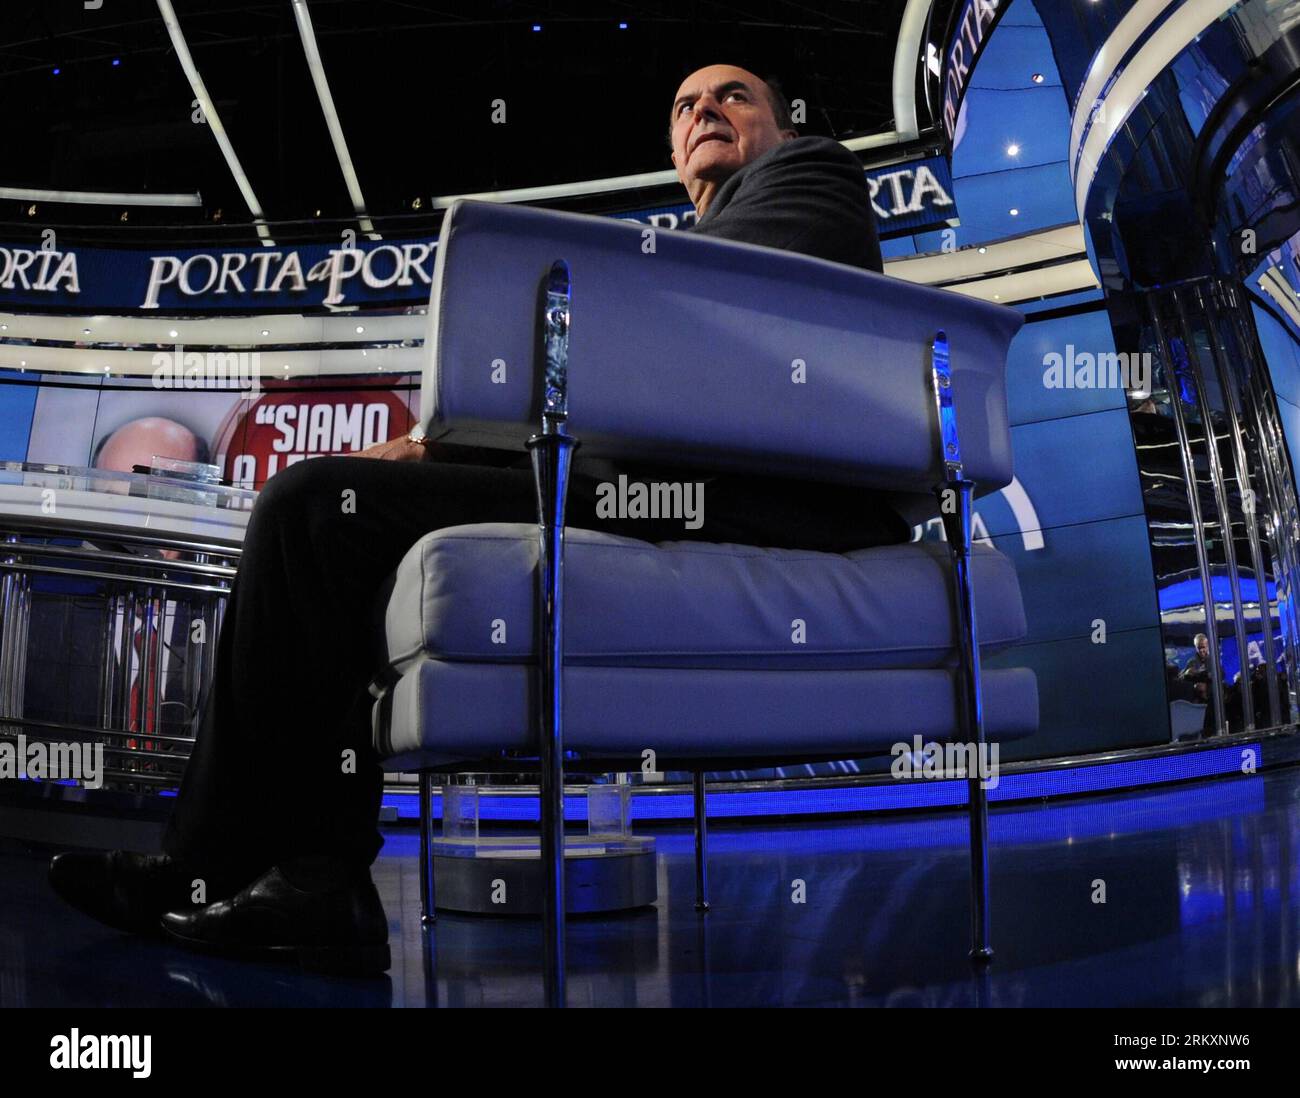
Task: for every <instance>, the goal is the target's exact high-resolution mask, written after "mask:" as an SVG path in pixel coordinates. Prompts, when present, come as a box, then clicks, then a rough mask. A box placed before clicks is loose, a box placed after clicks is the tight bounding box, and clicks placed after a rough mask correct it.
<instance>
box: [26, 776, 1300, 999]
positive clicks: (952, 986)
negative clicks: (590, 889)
mask: <svg viewBox="0 0 1300 1098" xmlns="http://www.w3.org/2000/svg"><path fill="white" fill-rule="evenodd" d="M712 832H713V833H712V835H711V840H712V845H713V861H712V876H713V900H714V910H713V911H712V912H710V913H709V914H708V915H706V916H702V917H701V916H699V915H697V914H696V913H695V911H694V909H693V906H692V900H693V876H692V863H691V841H690V836H689V834H688V833H685V832H681V831H674V832H660V833H659V834H658V844H659V850H660V859H659V873H660V899H659V903H658V906H657V908H655V909H647V910H645V911H642V912H637V913H633V914H629V915H624V916H619V917H612V918H610V917H600V918H589V919H579V920H572V921H571V922H570V932H569V939H568V943H569V945H568V948H569V972H570V986H569V1002H570V1004H571V1005H575V1006H579V1005H581V1006H699V1005H712V1006H760V1005H761V1006H792V1005H864V1006H893V1005H908V1006H912V1005H927V1006H930V1005H932V1006H947V1005H964V1004H972V1003H976V1002H979V1001H983V1002H987V1003H989V1004H991V1005H993V1006H1060V1005H1081V1006H1138V1005H1151V1006H1155V1005H1171V1004H1179V1005H1186V1006H1284V1005H1285V1006H1300V768H1290V769H1286V770H1282V771H1276V772H1272V773H1269V774H1265V775H1256V776H1250V777H1245V776H1243V777H1239V778H1231V779H1221V780H1217V781H1208V782H1201V783H1196V784H1190V785H1185V786H1180V787H1177V788H1175V789H1167V790H1164V791H1157V792H1148V793H1136V794H1127V795H1123V796H1111V797H1105V798H1093V799H1088V800H1079V801H1074V802H1070V803H1053V804H1047V805H1043V806H1032V807H1012V808H1005V807H1004V808H999V809H997V810H996V811H995V812H994V814H993V816H992V824H991V834H992V839H993V850H992V869H993V920H994V921H993V933H994V945H995V947H996V950H997V958H996V960H995V962H994V966H993V969H992V971H991V973H990V975H989V978H988V981H987V984H986V985H985V986H983V987H979V986H977V984H976V982H975V981H974V980H973V978H972V976H971V971H970V968H969V965H968V963H967V961H966V956H965V951H966V945H967V943H966V933H967V929H966V927H967V919H968V914H967V900H966V853H965V825H964V821H963V819H962V818H961V817H960V816H958V815H954V814H951V813H950V814H938V815H930V816H907V817H895V818H889V819H872V820H868V821H849V822H829V823H828V822H820V823H806V824H801V825H792V826H781V827H771V826H769V827H762V828H756V827H736V826H732V827H729V828H723V827H715V828H713V829H712ZM415 850H416V840H415V835H414V834H413V833H412V832H411V831H409V830H394V831H392V832H390V834H389V837H388V842H387V845H386V846H385V848H384V852H383V854H382V856H381V857H380V860H379V862H378V863H377V864H376V866H375V879H376V881H377V883H378V885H379V890H380V893H381V895H382V896H383V899H384V904H385V906H386V907H387V909H388V914H389V918H390V921H391V924H390V925H391V929H392V941H393V969H392V971H391V973H390V974H389V976H388V977H387V978H386V979H383V980H372V981H359V980H330V979H325V978H320V977H311V976H304V975H302V974H301V973H299V972H298V971H297V969H294V968H289V967H284V966H279V965H271V964H246V963H237V962H230V961H223V960H217V959H210V958H203V957H195V956H193V955H190V954H188V953H185V952H183V951H182V950H179V949H175V948H172V947H170V946H167V945H163V944H159V943H156V942H152V941H144V940H139V939H134V938H130V937H127V936H124V935H121V934H117V933H115V932H113V931H110V930H107V929H104V928H101V927H99V926H98V925H96V924H94V923H92V922H91V921H89V920H87V919H85V918H83V917H82V916H80V915H78V914H76V913H75V912H73V911H71V910H68V909H66V908H64V907H63V906H62V905H61V904H60V903H59V902H58V901H57V900H56V899H55V897H54V896H53V895H52V894H51V893H50V891H49V889H48V887H47V886H46V883H45V863H46V859H47V857H48V854H49V851H46V850H37V849H33V848H30V847H23V846H20V845H19V844H17V843H15V842H13V841H0V889H2V891H3V895H4V897H5V903H4V904H3V905H0V1006H6V1007H9V1006H51V1005H84V1006H108V1005H113V1006H144V1005H160V1006H184V1005H206V1004H218V1005H231V1006H245V1005H247V1006H252V1005H272V1006H273V1005H283V1006H318V1005H319V1006H327V1005H344V1004H346V1005H354V1006H358V1005H373V1006H426V1005H429V1006H432V1005H440V1006H496V1005H524V1006H527V1005H538V1004H540V1001H541V978H540V968H539V965H540V956H541V953H540V938H539V931H538V927H537V924H536V923H535V922H531V921H519V920H510V919H483V918H469V917H460V916H450V915H447V916H440V918H439V920H438V925H437V929H436V944H435V949H434V951H433V955H432V961H431V959H430V955H429V954H428V953H427V952H426V950H424V949H423V948H422V931H421V929H420V924H419V917H418V874H417V866H416V858H415ZM797 881H802V882H804V886H805V895H806V902H804V903H795V902H793V900H792V897H793V896H794V893H795V890H796V885H795V882H797ZM1103 889H1104V894H1105V903H1098V902H1095V898H1097V897H1099V896H1100V895H1101V892H1102V890H1103ZM431 971H432V972H433V973H434V978H432V979H431V978H430V973H431Z"/></svg>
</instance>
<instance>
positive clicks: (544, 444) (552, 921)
mask: <svg viewBox="0 0 1300 1098" xmlns="http://www.w3.org/2000/svg"><path fill="white" fill-rule="evenodd" d="M569 303H570V281H569V268H568V265H567V264H565V263H564V262H562V261H560V262H556V263H555V264H553V265H552V267H551V270H550V272H549V274H548V276H547V282H546V295H545V304H544V306H543V316H542V333H543V334H542V339H543V349H544V352H545V363H546V367H545V369H546V372H545V376H544V378H543V393H542V433H541V434H540V435H534V436H533V437H532V438H530V439H529V440H528V443H527V446H528V451H529V453H530V454H531V456H532V463H533V479H534V481H535V482H536V486H537V527H538V553H537V609H536V618H537V664H538V671H539V675H538V678H539V683H538V693H537V698H538V714H537V735H538V754H539V756H540V768H541V779H540V782H539V785H540V789H539V795H540V800H541V813H540V815H541V839H542V843H541V847H542V849H541V855H542V864H543V870H544V872H545V895H544V896H543V899H542V934H543V937H544V938H545V949H546V962H545V969H544V984H545V996H546V1005H547V1006H551V1007H562V1006H564V1005H565V986H564V985H565V972H564V925H565V918H564V916H565V911H564V907H565V904H564V705H563V700H564V691H563V687H564V673H563V672H564V633H563V623H564V582H563V581H564V506H565V500H566V498H567V495H568V488H569V467H570V462H571V459H572V454H573V450H574V449H575V448H576V447H577V445H578V442H577V440H576V439H574V438H572V437H571V436H570V435H569V434H568V433H567V430H566V427H565V420H566V418H567V416H568V374H567V369H568V343H569Z"/></svg>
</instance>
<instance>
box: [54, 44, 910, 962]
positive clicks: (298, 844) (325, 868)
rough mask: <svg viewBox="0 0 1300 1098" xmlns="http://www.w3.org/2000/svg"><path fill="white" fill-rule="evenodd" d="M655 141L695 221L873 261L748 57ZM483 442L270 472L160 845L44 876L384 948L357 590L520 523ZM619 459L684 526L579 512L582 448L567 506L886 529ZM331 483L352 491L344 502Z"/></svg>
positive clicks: (122, 920)
mask: <svg viewBox="0 0 1300 1098" xmlns="http://www.w3.org/2000/svg"><path fill="white" fill-rule="evenodd" d="M671 140H672V147H673V153H672V160H673V163H674V165H675V166H676V168H677V174H678V176H679V178H680V179H681V181H682V183H683V185H684V186H685V187H686V190H687V193H688V194H689V195H690V198H691V201H692V202H693V203H694V205H695V207H696V211H697V213H698V215H699V221H698V224H697V226H696V228H695V230H694V231H695V232H698V233H702V234H705V235H710V236H718V237H721V238H724V239H728V240H737V241H744V242H747V243H751V244H761V245H766V246H768V247H773V248H782V249H787V250H791V251H798V252H803V253H806V254H808V255H812V256H817V257H820V258H823V259H829V260H834V261H836V262H841V263H851V264H854V265H856V266H859V267H865V268H868V269H873V270H879V269H880V249H879V245H878V243H877V238H876V230H875V225H874V222H873V219H872V212H871V205H870V199H869V195H868V191H867V186H866V182H865V179H864V177H863V173H862V167H861V165H860V164H858V162H857V160H856V159H855V158H854V157H853V155H852V154H851V153H849V152H848V151H846V150H845V149H844V148H843V147H842V146H840V145H839V144H837V143H836V142H834V141H831V140H828V139H824V138H816V137H799V136H798V135H797V134H796V133H795V131H794V129H793V128H792V126H791V125H790V117H789V109H788V107H787V106H786V105H785V102H784V100H783V99H782V97H781V96H780V94H779V92H778V91H777V90H776V89H774V88H772V87H770V86H769V85H768V84H767V83H765V82H764V81H762V80H760V79H759V78H758V77H756V76H755V75H754V74H753V73H750V72H747V71H746V70H744V69H738V68H735V67H734V66H725V65H715V66H711V67H709V68H706V69H701V70H699V71H698V72H696V73H693V74H692V75H691V76H689V77H687V79H686V80H685V81H684V82H683V83H682V85H681V87H680V88H679V89H678V92H677V95H676V96H675V97H674V100H673V107H672V116H671ZM815 429H816V426H815V425H814V424H810V425H809V430H815ZM357 456H360V457H361V458H363V459H369V460H361V461H357V460H355V458H356V457H357ZM487 459H488V456H487V455H484V454H483V453H482V452H464V451H459V450H457V449H455V448H449V447H445V446H438V445H437V444H434V443H431V442H429V441H428V440H427V439H424V438H423V437H421V436H418V435H417V434H415V433H413V435H412V436H409V437H407V438H402V439H397V440H393V441H390V442H387V443H383V444H380V445H379V446H376V447H371V448H370V449H369V450H367V451H364V452H363V453H361V454H360V455H352V456H348V457H325V458H319V459H316V460H313V461H305V462H301V463H299V464H296V465H292V466H289V467H288V468H286V469H284V470H283V471H281V472H280V473H277V474H276V475H275V476H274V477H272V478H271V480H270V481H269V482H268V483H267V485H266V487H265V489H263V491H262V493H261V495H260V496H259V498H258V501H257V506H256V507H255V508H254V510H253V513H252V516H251V518H250V521H249V524H248V529H247V532H246V535H245V539H244V546H243V557H242V561H241V564H240V568H239V572H238V575H237V577H236V579H235V582H234V584H233V587H232V590H231V594H230V599H229V603H228V606H227V609H226V615H225V619H224V622H223V624H222V628H221V635H220V638H219V641H218V654H217V660H216V669H215V673H214V678H213V682H212V685H211V688H210V691H209V697H208V699H207V704H206V706H205V708H204V712H203V716H202V720H201V724H200V727H199V729H198V732H197V735H196V741H195V748H194V754H193V756H192V758H191V760H190V763H189V766H188V768H187V770H186V774H185V779H184V783H183V784H182V787H181V790H180V795H179V797H178V798H177V803H176V807H175V810H174V812H173V814H172V817H171V820H170V821H169V824H168V828H167V831H166V834H165V836H164V843H163V846H164V849H165V850H166V852H167V853H166V854H164V855H161V856H152V857H146V856H143V855H138V854H132V853H128V852H124V851H113V852H111V853H108V854H88V853H70V854H62V855H59V856H58V857H57V858H55V860H54V861H53V863H52V864H51V868H50V877H51V882H52V884H53V885H54V887H55V889H56V890H57V891H58V892H59V894H60V895H61V896H63V897H64V898H65V899H66V900H68V901H69V902H70V903H72V904H73V905H75V906H76V907H78V908H79V909H80V910H82V911H84V912H86V913H87V914H90V915H92V916H94V917H95V918H97V919H99V920H100V921H102V922H104V923H107V924H108V925H110V926H113V927H117V928H119V929H124V930H128V931H137V932H143V933H159V932H162V933H165V934H166V935H168V936H169V937H170V938H171V939H172V940H174V941H178V942H180V943H182V944H187V945H191V946H194V947H197V948H202V949H206V950H209V951H226V952H230V953H234V954H237V955H241V956H246V955H249V954H250V953H257V952H261V951H271V950H274V951H275V952H276V953H278V954H279V955H281V956H284V955H296V956H297V957H298V958H299V959H300V960H301V961H303V963H305V964H308V963H309V964H312V965H316V966H320V967H324V968H327V969H334V970H342V971H375V970H382V969H383V968H386V967H388V946H387V939H388V929H387V920H386V918H385V915H384V911H383V906H382V904H381V903H380V901H379V897H378V894H377V893H376V891H375V888H374V885H373V883H372V881H371V878H370V873H369V867H370V865H371V863H372V862H373V861H374V859H375V857H376V856H377V855H378V852H379V849H380V847H381V846H382V844H383V838H382V836H381V835H380V834H379V832H378V828H377V818H378V811H379V804H380V796H381V793H382V779H383V775H382V772H381V770H380V768H379V765H378V759H377V756H376V755H375V753H374V750H373V748H372V746H371V743H370V720H369V695H368V693H367V689H366V687H367V684H368V681H369V677H370V675H371V673H372V672H373V670H374V667H375V665H376V662H377V657H376V653H375V650H374V641H373V636H372V633H371V631H370V629H369V628H368V626H369V624H370V623H371V622H372V620H373V615H374V607H375V604H376V601H377V599H378V594H379V591H380V590H381V589H382V587H383V585H384V583H385V581H386V580H387V578H388V577H389V576H390V575H391V574H392V572H393V571H394V569H395V568H396V567H397V565H398V563H399V562H400V561H401V559H402V557H403V556H404V555H405V553H406V551H407V549H409V548H410V546H411V545H412V544H414V543H415V542H416V541H417V540H418V539H419V538H420V537H421V536H422V535H423V534H425V533H427V532H428V531H430V530H436V529H440V528H443V527H448V526H459V525H465V524H471V523H482V522H520V523H522V522H533V521H535V520H536V497H535V494H534V488H533V479H532V474H531V472H530V471H529V469H528V468H526V467H520V466H518V465H517V466H515V467H502V466H501V463H499V462H496V463H492V464H485V463H484V461H485V460H487ZM626 471H627V472H628V473H629V474H630V475H633V476H638V477H640V478H642V479H673V480H682V479H691V480H697V479H703V480H704V482H705V494H706V498H707V507H706V508H705V509H704V523H703V526H701V527H700V528H698V529H689V528H683V525H682V523H681V521H680V520H675V521H674V520H670V519H631V518H629V519H611V518H605V517H601V515H600V514H599V513H598V511H597V499H598V492H597V485H598V478H597V475H596V473H595V472H594V471H591V470H584V467H583V463H582V458H581V454H579V455H578V460H577V461H576V462H575V467H574V475H573V478H572V483H571V487H570V495H569V503H568V512H569V522H570V524H571V525H572V526H574V527H578V528H586V529H593V530H605V531H609V532H611V533H616V534H622V535H625V536H629V537H635V538H640V539H642V540H645V541H651V542H654V541H665V540H683V539H686V538H693V539H695V540H703V541H714V542H739V543H742V544H750V545H768V546H789V547H795V548H804V549H818V550H825V551H832V552H835V551H842V550H846V549H850V548H858V547H864V546H869V545H879V544H887V543H892V542H898V541H905V540H906V539H907V537H908V528H907V526H906V524H905V523H903V521H902V520H901V519H900V518H898V516H896V515H894V514H893V513H892V512H890V511H889V510H888V509H887V508H885V507H883V506H882V505H881V504H880V502H879V501H878V500H877V499H876V498H875V497H874V496H872V495H871V494H870V493H867V492H863V491H859V490H856V489H851V488H833V487H825V486H819V485H810V484H802V483H798V482H793V481H781V480H775V479H772V478H753V477H749V478H746V477H736V476H716V477H715V476H705V477H702V478H701V477H697V476H693V475H691V474H690V472H689V471H688V470H682V469H677V470H675V471H673V472H672V473H671V474H668V475H666V476H660V477H655V476H653V475H650V476H647V475H646V474H647V470H644V469H642V470H636V469H628V470H626ZM650 472H651V473H653V471H650ZM344 491H351V492H352V493H354V497H353V498H354V499H355V500H356V501H357V506H356V507H354V508H351V509H347V510H346V511H345V510H344V509H342V508H340V506H339V500H340V497H341V494H342V493H343V492H344Z"/></svg>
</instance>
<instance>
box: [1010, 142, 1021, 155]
mask: <svg viewBox="0 0 1300 1098" xmlns="http://www.w3.org/2000/svg"><path fill="white" fill-rule="evenodd" d="M1007 155H1008V156H1019V155H1020V146H1019V145H1017V144H1016V143H1015V142H1014V141H1013V142H1011V144H1010V145H1008V146H1007Z"/></svg>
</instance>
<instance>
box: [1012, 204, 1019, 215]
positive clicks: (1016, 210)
mask: <svg viewBox="0 0 1300 1098" xmlns="http://www.w3.org/2000/svg"><path fill="white" fill-rule="evenodd" d="M1011 216H1012V217H1019V216H1020V211H1019V210H1018V209H1016V208H1015V206H1012V207H1011Z"/></svg>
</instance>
